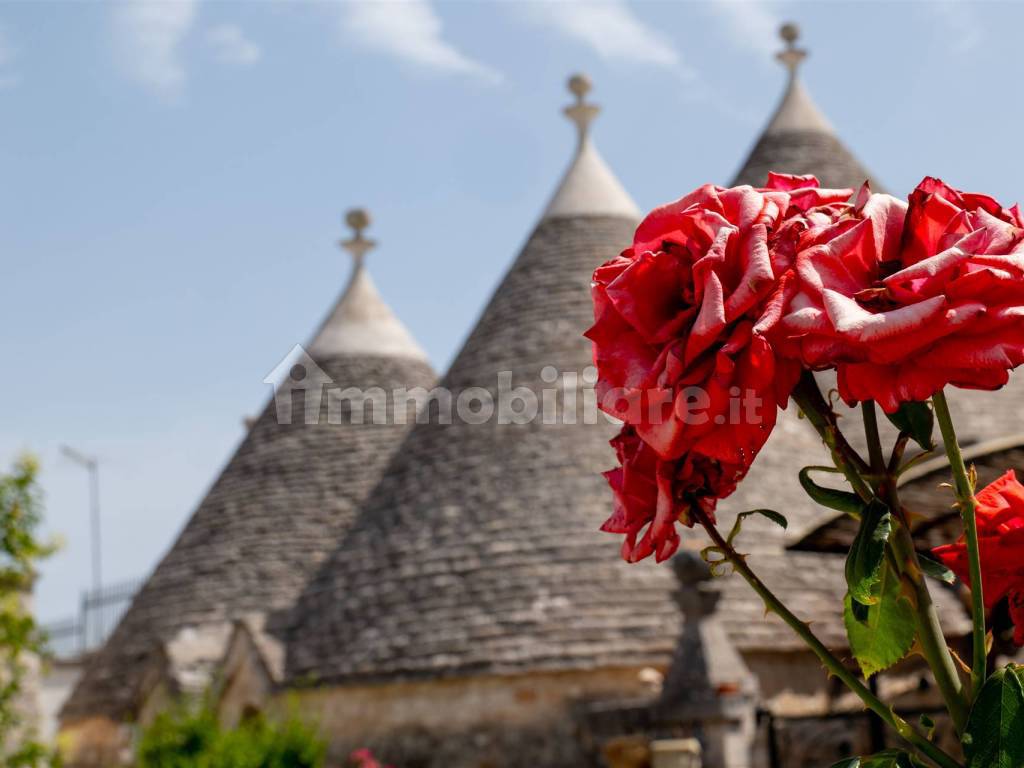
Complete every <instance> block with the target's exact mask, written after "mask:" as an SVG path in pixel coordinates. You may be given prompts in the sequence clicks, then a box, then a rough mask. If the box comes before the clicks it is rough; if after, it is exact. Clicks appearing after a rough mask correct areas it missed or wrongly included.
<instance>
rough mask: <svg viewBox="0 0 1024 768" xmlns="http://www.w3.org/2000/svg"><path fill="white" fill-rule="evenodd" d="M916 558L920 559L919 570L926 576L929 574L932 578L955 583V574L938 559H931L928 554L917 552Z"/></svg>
mask: <svg viewBox="0 0 1024 768" xmlns="http://www.w3.org/2000/svg"><path fill="white" fill-rule="evenodd" d="M917 558H918V560H920V561H921V570H922V571H923V572H924V574H925V575H926V576H931V577H932V578H933V579H937V580H938V581H941V582H945V583H946V584H955V583H956V574H955V573H953V571H951V570H950V569H949V568H947V567H946V566H944V565H943V564H942V563H940V562H939V561H938V560H933V559H932V558H930V557H928V555H922V554H920V553H918V555H917Z"/></svg>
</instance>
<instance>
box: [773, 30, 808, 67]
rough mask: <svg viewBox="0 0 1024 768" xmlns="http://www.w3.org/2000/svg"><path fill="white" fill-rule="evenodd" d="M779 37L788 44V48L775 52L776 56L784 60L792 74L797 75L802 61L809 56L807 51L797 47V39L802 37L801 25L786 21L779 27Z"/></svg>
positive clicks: (783, 63)
mask: <svg viewBox="0 0 1024 768" xmlns="http://www.w3.org/2000/svg"><path fill="white" fill-rule="evenodd" d="M779 37H781V38H782V41H783V42H784V43H785V44H786V49H785V50H783V51H779V52H778V53H777V54H775V58H777V59H778V60H779V61H781V62H782V65H783V66H784V67H785V68H786V69H788V70H789V74H790V75H796V71H797V69H799V67H800V62H802V61H803V60H804V59H806V58H807V51H806V50H805V49H803V48H797V47H796V41H797V40H799V39H800V27H798V26H797V25H796V24H794V23H793V22H786V23H785V24H783V25H782V26H781V27H779Z"/></svg>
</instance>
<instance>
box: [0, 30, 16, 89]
mask: <svg viewBox="0 0 1024 768" xmlns="http://www.w3.org/2000/svg"><path fill="white" fill-rule="evenodd" d="M16 55H17V50H16V49H15V47H14V44H13V43H12V42H11V36H10V34H8V32H7V28H6V27H4V26H0V90H6V89H7V88H13V87H14V86H16V85H17V84H18V83H20V82H21V76H20V75H18V74H17V73H16V72H13V71H12V70H11V64H12V63H13V62H14V59H15V57H16Z"/></svg>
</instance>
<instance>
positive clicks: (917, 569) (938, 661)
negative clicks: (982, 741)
mask: <svg viewBox="0 0 1024 768" xmlns="http://www.w3.org/2000/svg"><path fill="white" fill-rule="evenodd" d="M861 412H862V413H863V414H864V434H865V436H866V437H867V441H868V452H869V454H870V456H871V468H872V471H874V472H877V473H878V475H877V476H878V483H877V485H876V488H875V491H876V493H877V494H878V496H879V498H882V499H884V500H885V503H886V504H887V505H888V507H889V510H890V512H891V513H892V515H893V517H894V518H895V519H896V521H897V524H896V526H895V529H894V531H893V536H892V537H891V538H890V540H889V546H890V548H891V550H892V553H893V554H894V555H895V557H896V561H897V564H898V566H899V570H900V573H901V574H903V576H904V577H906V579H907V581H909V582H910V587H911V589H912V591H913V598H914V599H913V600H912V601H911V602H912V603H913V606H914V624H915V626H916V628H917V640H918V644H919V646H920V649H921V655H922V656H924V659H925V661H927V662H928V666H929V667H931V670H932V674H933V675H935V682H936V684H937V685H938V686H939V690H940V691H941V692H942V698H943V700H944V701H945V702H946V708H947V709H948V710H949V714H950V717H952V718H953V725H954V726H955V727H956V730H957V732H958V733H963V729H964V727H965V726H966V725H967V712H968V709H967V704H968V702H967V701H966V698H965V696H964V691H963V683H962V681H961V680H960V673H959V672H958V671H957V668H956V662H955V661H954V660H953V654H952V653H950V651H949V646H948V645H947V644H946V637H945V634H944V633H943V631H942V624H941V623H940V621H939V612H938V611H937V610H936V608H935V603H934V602H933V601H932V595H931V592H930V591H929V589H928V582H927V580H926V579H925V577H924V572H923V571H922V570H921V561H920V560H919V559H918V556H917V548H916V547H915V546H914V540H913V537H912V536H911V534H910V525H909V524H908V522H907V519H906V515H904V514H903V507H902V505H901V504H900V499H899V493H898V491H897V489H896V479H895V478H894V477H892V475H891V474H890V473H889V472H888V471H887V470H886V467H885V459H884V458H883V456H882V441H881V439H880V438H879V434H878V412H877V411H876V409H875V403H874V402H873V401H865V402H864V403H861Z"/></svg>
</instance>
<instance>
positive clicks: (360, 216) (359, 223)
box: [339, 208, 377, 266]
mask: <svg viewBox="0 0 1024 768" xmlns="http://www.w3.org/2000/svg"><path fill="white" fill-rule="evenodd" d="M345 223H346V224H348V226H349V227H350V228H351V229H352V237H351V238H349V239H348V240H342V241H341V242H340V243H339V245H340V246H341V247H342V248H344V249H345V250H346V251H348V252H349V253H351V254H352V258H353V259H355V262H356V266H359V265H360V264H362V263H363V257H364V256H366V254H367V253H369V252H370V251H371V250H373V248H374V247H375V246H376V245H377V243H376V241H374V240H370V239H368V238H365V237H363V230H364V229H366V228H367V227H368V226H370V214H369V212H367V210H366V209H365V208H352V209H350V210H349V211H348V212H347V213H346V214H345Z"/></svg>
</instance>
